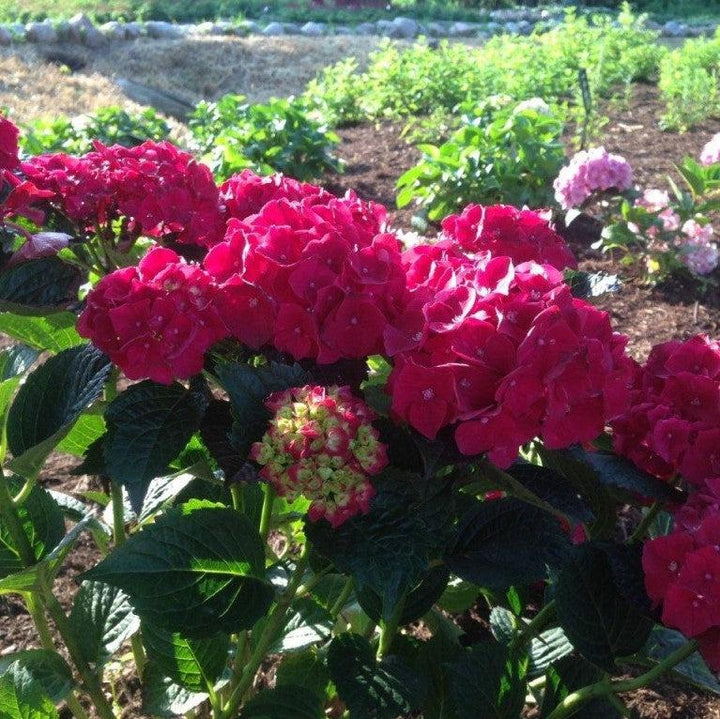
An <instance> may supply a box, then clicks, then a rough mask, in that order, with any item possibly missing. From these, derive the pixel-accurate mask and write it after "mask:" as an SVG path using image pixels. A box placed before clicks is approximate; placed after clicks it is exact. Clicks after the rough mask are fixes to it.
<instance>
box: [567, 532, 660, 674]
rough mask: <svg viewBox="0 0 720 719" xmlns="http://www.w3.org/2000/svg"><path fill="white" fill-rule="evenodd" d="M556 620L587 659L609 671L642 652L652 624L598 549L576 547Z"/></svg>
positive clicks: (570, 560)
mask: <svg viewBox="0 0 720 719" xmlns="http://www.w3.org/2000/svg"><path fill="white" fill-rule="evenodd" d="M555 602H556V607H557V617H558V620H559V621H560V624H561V626H562V627H563V629H564V630H565V634H566V635H567V637H568V639H569V640H570V641H571V642H572V644H573V646H574V647H575V649H577V650H578V651H579V652H580V653H581V654H582V655H583V656H584V657H585V658H586V659H588V660H589V661H591V662H593V663H594V664H597V665H598V666H599V667H602V668H603V669H606V670H607V671H611V670H612V669H613V666H614V661H615V658H616V657H623V656H628V655H629V654H634V653H635V652H636V651H638V650H639V649H641V648H642V646H643V645H644V644H645V641H646V640H647V638H648V635H649V634H650V630H651V629H652V625H653V622H652V621H651V620H650V619H649V618H647V617H646V616H644V615H643V614H642V612H641V611H640V610H639V609H638V608H637V607H636V606H635V605H634V604H633V603H632V602H631V601H630V600H629V599H627V598H625V597H624V596H623V595H622V593H621V592H620V590H619V589H618V586H617V584H616V579H615V577H614V575H613V571H612V567H611V564H610V560H609V559H608V556H607V554H606V553H605V552H604V551H603V550H602V549H600V548H598V547H596V546H593V545H591V544H583V545H580V546H577V547H575V548H574V551H573V553H572V555H571V556H570V557H569V559H568V561H567V562H566V564H565V565H564V567H563V568H562V570H561V571H560V573H559V575H558V579H557V583H556V585H555Z"/></svg>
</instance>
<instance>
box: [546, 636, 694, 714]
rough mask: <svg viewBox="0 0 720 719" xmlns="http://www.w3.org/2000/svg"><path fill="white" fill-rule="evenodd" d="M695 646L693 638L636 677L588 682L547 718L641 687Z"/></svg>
mask: <svg viewBox="0 0 720 719" xmlns="http://www.w3.org/2000/svg"><path fill="white" fill-rule="evenodd" d="M697 648H698V645H697V642H696V641H695V640H694V639H693V640H692V641H690V642H688V643H687V644H684V645H683V646H681V647H680V648H679V649H677V650H676V651H674V652H673V653H672V654H669V655H668V656H667V657H665V659H663V661H661V662H660V663H659V664H656V665H655V666H654V667H653V668H652V669H650V670H648V671H647V672H645V673H644V674H641V675H640V676H638V677H635V678H633V679H625V680H623V681H617V682H613V681H611V680H610V679H603V680H602V681H599V682H597V683H595V684H590V685H588V686H586V687H583V688H582V689H578V690H577V691H576V692H573V693H572V694H568V695H567V696H566V697H565V699H563V700H562V701H561V702H560V704H558V705H557V706H556V707H555V709H554V710H553V712H552V714H550V715H549V716H548V719H566V718H567V717H571V716H573V715H574V714H575V713H576V712H578V711H579V709H580V707H581V706H582V705H583V704H585V703H586V702H589V701H590V700H591V699H599V698H602V697H609V696H610V695H612V694H621V693H622V692H632V691H635V690H636V689H641V688H642V687H644V686H647V685H648V684H651V683H652V682H654V681H655V680H656V679H658V678H659V677H660V676H662V675H663V674H664V673H665V672H667V671H669V670H670V669H672V668H673V667H674V666H675V665H677V664H679V663H680V662H681V661H683V660H684V659H687V658H688V657H689V656H690V655H691V654H694V653H695V652H696V651H697Z"/></svg>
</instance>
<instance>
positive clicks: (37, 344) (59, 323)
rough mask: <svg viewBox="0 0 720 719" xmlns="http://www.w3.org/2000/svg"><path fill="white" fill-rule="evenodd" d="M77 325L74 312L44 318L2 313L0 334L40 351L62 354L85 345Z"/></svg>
mask: <svg viewBox="0 0 720 719" xmlns="http://www.w3.org/2000/svg"><path fill="white" fill-rule="evenodd" d="M76 323H77V317H76V315H74V314H73V313H72V312H57V313H55V314H50V315H44V316H42V317H30V316H26V315H17V314H12V313H10V312H0V332H3V333H4V334H6V335H10V337H13V338H14V339H16V340H19V341H20V342H23V343H25V344H26V345H29V346H30V347H32V348H34V349H36V350H40V351H44V350H47V351H49V352H61V351H62V350H65V349H69V348H70V347H75V346H76V345H80V344H83V342H85V340H84V339H83V338H82V337H80V335H79V334H78V333H77V331H76V330H75V324H76Z"/></svg>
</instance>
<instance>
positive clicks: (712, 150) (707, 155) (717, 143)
mask: <svg viewBox="0 0 720 719" xmlns="http://www.w3.org/2000/svg"><path fill="white" fill-rule="evenodd" d="M700 162H701V163H702V164H703V165H714V164H715V163H716V162H720V132H718V134H717V135H715V136H714V137H713V138H712V139H711V140H710V142H708V143H707V144H706V145H705V147H703V149H702V152H701V153H700Z"/></svg>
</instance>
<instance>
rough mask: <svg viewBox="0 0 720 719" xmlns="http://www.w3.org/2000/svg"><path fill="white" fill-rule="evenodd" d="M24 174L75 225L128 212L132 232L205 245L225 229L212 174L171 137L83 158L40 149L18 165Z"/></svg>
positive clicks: (98, 149) (90, 225)
mask: <svg viewBox="0 0 720 719" xmlns="http://www.w3.org/2000/svg"><path fill="white" fill-rule="evenodd" d="M22 168H23V171H24V172H25V174H26V175H27V177H28V178H29V179H30V180H31V181H32V182H33V183H34V184H35V185H36V186H37V187H39V188H40V189H42V190H47V191H50V192H52V193H53V197H52V204H53V205H54V206H55V207H57V209H59V210H60V211H61V212H62V213H63V214H65V215H66V216H67V217H68V218H70V219H71V220H72V221H74V222H75V223H77V224H78V225H79V226H80V229H81V230H83V231H85V230H88V229H89V230H90V231H93V230H94V229H95V227H96V226H98V225H103V226H104V225H108V224H109V223H111V222H112V221H113V220H116V219H118V218H126V220H127V222H128V223H129V224H128V230H129V231H130V232H132V233H133V234H134V235H135V236H138V235H146V236H148V237H154V238H158V239H169V240H173V241H175V242H181V243H186V244H196V245H201V246H205V247H210V246H212V245H214V244H216V243H217V242H219V241H220V240H221V239H222V237H223V234H224V231H225V218H224V213H223V208H222V204H221V201H220V195H219V190H218V188H217V186H216V185H215V182H214V180H213V178H212V174H211V172H210V170H209V168H207V167H206V166H205V165H201V164H199V163H198V162H197V161H196V160H195V159H194V158H193V156H192V155H190V154H189V153H187V152H183V151H182V150H179V149H178V148H176V147H175V146H174V145H172V144H171V143H169V142H153V141H147V142H144V143H143V144H142V145H138V146H137V147H132V148H127V147H122V146H120V145H114V146H112V147H106V146H104V145H102V144H101V143H99V142H97V143H95V150H94V151H93V152H89V153H88V154H86V155H83V156H81V157H71V156H69V155H65V154H62V153H58V154H54V155H40V156H38V157H34V158H31V159H30V160H29V161H27V162H24V163H23V164H22Z"/></svg>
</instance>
